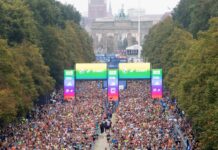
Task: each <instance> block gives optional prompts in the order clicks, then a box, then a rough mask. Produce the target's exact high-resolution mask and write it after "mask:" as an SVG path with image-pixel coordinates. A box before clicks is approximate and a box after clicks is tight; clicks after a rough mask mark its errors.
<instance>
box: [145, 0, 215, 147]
mask: <svg viewBox="0 0 218 150" xmlns="http://www.w3.org/2000/svg"><path fill="white" fill-rule="evenodd" d="M183 2H184V1H181V3H183ZM179 6H180V5H179ZM208 25H209V27H208V29H207V30H204V31H199V32H198V34H197V35H196V39H194V38H193V36H192V33H189V32H188V31H186V30H185V29H182V28H181V26H178V24H177V22H176V21H174V20H173V19H171V18H170V17H169V18H166V19H165V20H163V21H162V22H160V23H158V24H156V25H155V26H154V27H153V28H152V29H151V30H150V32H149V35H148V36H147V39H146V41H145V42H144V45H143V57H144V58H148V59H149V61H150V62H152V65H153V68H163V71H164V84H165V86H166V89H169V90H170V92H171V96H172V97H175V98H176V99H177V101H178V105H179V107H180V108H181V109H182V110H184V111H185V113H186V116H187V118H189V119H190V120H191V122H192V125H193V129H194V131H195V134H196V137H197V140H199V142H200V146H201V148H202V149H217V148H218V143H217V139H218V128H217V127H218V117H217V116H218V92H217V89H218V69H217V64H218V51H217V49H218V30H217V29H218V18H217V17H214V18H211V19H210V20H209V21H208Z"/></svg>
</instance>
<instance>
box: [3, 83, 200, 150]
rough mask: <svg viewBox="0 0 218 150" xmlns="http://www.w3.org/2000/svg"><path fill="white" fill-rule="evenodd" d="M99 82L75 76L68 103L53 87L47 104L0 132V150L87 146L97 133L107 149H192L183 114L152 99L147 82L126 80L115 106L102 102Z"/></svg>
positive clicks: (81, 149) (82, 148)
mask: <svg viewBox="0 0 218 150" xmlns="http://www.w3.org/2000/svg"><path fill="white" fill-rule="evenodd" d="M101 84H102V82H99V81H77V83H76V99H75V100H74V101H72V102H65V101H64V100H63V90H59V91H58V92H53V94H52V95H51V101H50V102H51V103H50V104H46V105H43V106H41V105H40V106H36V107H35V108H34V110H33V111H32V113H30V117H29V119H27V120H25V121H23V122H20V123H17V124H10V125H9V126H8V127H7V128H5V129H4V130H2V131H1V137H0V139H1V141H0V149H3V150H4V149H11V150H15V149H25V150H26V149H33V150H38V149H53V150H56V149H57V150H59V149H60V150H62V149H63V150H68V149H69V150H71V149H75V150H92V149H94V144H95V141H96V140H97V139H98V137H99V135H101V134H102V133H105V134H104V135H105V136H106V138H107V141H108V143H109V144H110V147H111V149H112V150H133V149H137V150H145V149H147V150H180V149H183V148H184V147H187V149H194V148H193V147H194V145H195V141H194V136H193V134H192V130H191V126H190V124H188V123H187V122H186V120H185V117H184V115H183V113H181V111H179V110H178V107H177V106H176V104H175V103H173V102H171V101H169V99H168V98H163V99H162V100H161V102H162V103H160V100H154V99H152V98H151V95H150V84H149V82H145V81H140V80H137V81H128V84H127V85H128V88H127V89H126V90H122V91H120V100H119V107H118V108H116V107H115V105H116V106H117V104H115V103H114V102H113V103H112V102H111V103H108V102H107V101H106V99H107V90H104V89H102V87H101ZM99 85H100V86H99ZM163 103H165V104H166V105H163ZM114 111H115V113H116V120H115V122H114V123H113V125H112V121H111V118H112V114H113V112H114ZM171 116H174V118H173V119H172V118H171ZM178 130H179V131H180V132H181V133H179V132H178ZM184 139H185V140H184ZM103 149H104V148H103ZM195 149H197V148H196V147H195Z"/></svg>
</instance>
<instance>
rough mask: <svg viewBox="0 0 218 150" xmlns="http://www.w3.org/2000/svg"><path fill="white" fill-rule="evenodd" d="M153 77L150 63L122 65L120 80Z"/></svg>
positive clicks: (120, 67)
mask: <svg viewBox="0 0 218 150" xmlns="http://www.w3.org/2000/svg"><path fill="white" fill-rule="evenodd" d="M150 77H151V67H150V63H120V64H119V78H120V79H149V78H150Z"/></svg>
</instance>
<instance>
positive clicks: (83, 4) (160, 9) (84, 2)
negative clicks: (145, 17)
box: [57, 0, 180, 16]
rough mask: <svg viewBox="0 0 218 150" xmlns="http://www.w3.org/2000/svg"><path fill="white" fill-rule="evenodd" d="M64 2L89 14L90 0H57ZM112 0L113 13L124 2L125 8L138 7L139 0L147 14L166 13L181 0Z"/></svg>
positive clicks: (84, 14)
mask: <svg viewBox="0 0 218 150" xmlns="http://www.w3.org/2000/svg"><path fill="white" fill-rule="evenodd" d="M57 1H60V2H62V3H64V4H72V5H74V7H75V8H76V9H77V10H78V11H79V12H80V13H81V14H82V15H83V16H87V12H88V1H89V0H57ZM107 1H108V3H109V1H111V6H112V11H113V14H117V13H118V10H119V9H120V8H121V7H122V4H124V9H125V10H127V9H130V8H138V6H139V3H138V2H139V1H140V7H141V9H144V10H145V11H146V14H164V13H165V12H169V11H172V10H173V8H175V7H176V5H177V4H178V3H179V1H180V0H107Z"/></svg>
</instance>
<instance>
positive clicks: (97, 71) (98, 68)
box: [76, 63, 107, 80]
mask: <svg viewBox="0 0 218 150" xmlns="http://www.w3.org/2000/svg"><path fill="white" fill-rule="evenodd" d="M76 79H79V80H105V79H107V64H106V63H92V64H91V63H90V64H89V63H79V64H76Z"/></svg>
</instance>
